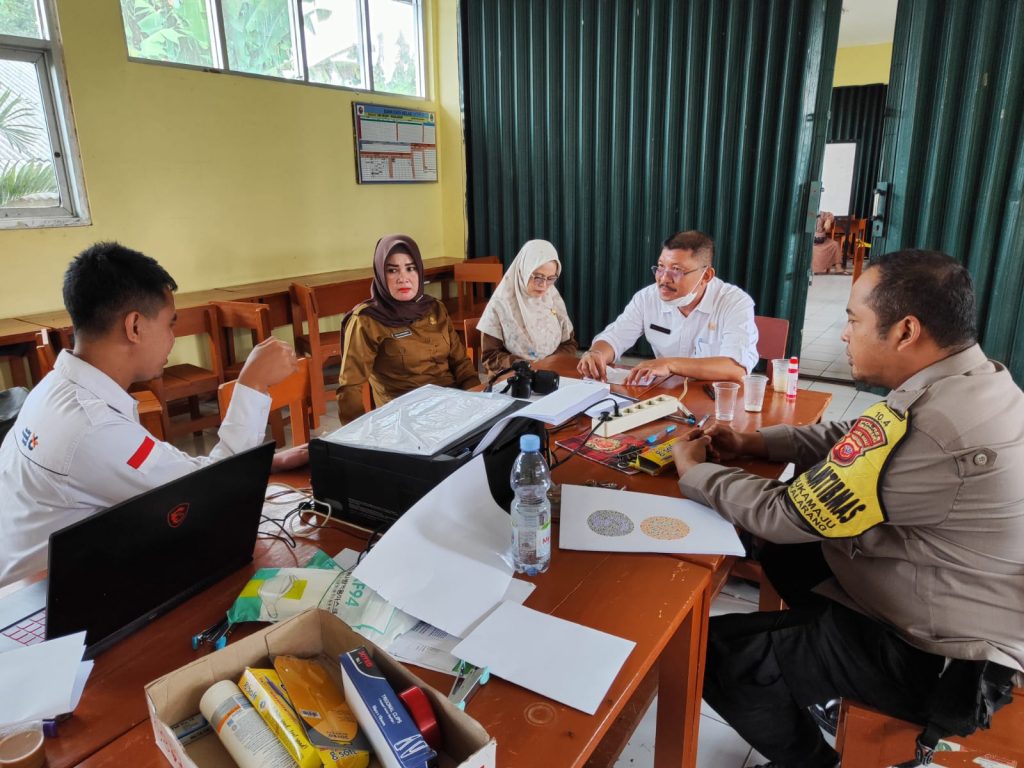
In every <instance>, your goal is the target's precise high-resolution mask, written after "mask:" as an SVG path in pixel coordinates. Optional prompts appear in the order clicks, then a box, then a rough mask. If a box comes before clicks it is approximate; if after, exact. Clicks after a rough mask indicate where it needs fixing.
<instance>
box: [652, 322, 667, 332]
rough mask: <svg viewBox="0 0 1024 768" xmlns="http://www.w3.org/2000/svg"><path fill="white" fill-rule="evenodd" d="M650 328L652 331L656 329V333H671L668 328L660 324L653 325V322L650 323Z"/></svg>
mask: <svg viewBox="0 0 1024 768" xmlns="http://www.w3.org/2000/svg"><path fill="white" fill-rule="evenodd" d="M650 329H651V330H652V331H658V333H672V331H670V330H669V329H668V328H663V327H662V326H660V325H655V324H654V323H651V325H650Z"/></svg>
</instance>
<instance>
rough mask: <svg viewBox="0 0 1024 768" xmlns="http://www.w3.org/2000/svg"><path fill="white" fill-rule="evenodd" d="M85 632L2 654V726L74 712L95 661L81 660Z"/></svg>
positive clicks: (0, 661) (0, 668)
mask: <svg viewBox="0 0 1024 768" xmlns="http://www.w3.org/2000/svg"><path fill="white" fill-rule="evenodd" d="M84 653H85V632H78V633H77V634H74V635H68V636H67V637H60V638H57V639H56V640H47V641H46V642H43V643H37V644H35V645H27V646H25V647H24V648H16V649H14V650H11V651H5V652H4V653H0V691H4V695H3V696H0V725H5V724H10V723H22V722H25V721H26V720H41V719H47V718H53V717H56V716H57V715H62V714H64V713H65V712H72V711H74V709H75V707H77V706H78V701H79V699H81V698H82V691H84V690H85V682H86V680H88V679H89V673H90V672H92V664H93V663H92V661H82V655H83V654H84Z"/></svg>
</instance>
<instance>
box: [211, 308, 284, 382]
mask: <svg viewBox="0 0 1024 768" xmlns="http://www.w3.org/2000/svg"><path fill="white" fill-rule="evenodd" d="M213 307H214V310H215V312H216V315H217V328H218V334H219V336H220V339H221V354H222V356H223V363H224V374H225V377H226V378H235V377H236V376H237V375H238V371H239V370H240V369H241V361H238V362H236V361H235V334H234V330H235V329H236V328H241V329H243V330H248V331H250V332H251V334H252V343H253V345H254V346H255V345H256V344H259V343H260V342H261V341H266V340H267V339H268V338H270V307H268V306H267V305H266V304H259V303H257V302H254V301H215V302H213Z"/></svg>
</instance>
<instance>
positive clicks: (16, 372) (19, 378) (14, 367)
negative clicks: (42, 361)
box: [3, 355, 28, 387]
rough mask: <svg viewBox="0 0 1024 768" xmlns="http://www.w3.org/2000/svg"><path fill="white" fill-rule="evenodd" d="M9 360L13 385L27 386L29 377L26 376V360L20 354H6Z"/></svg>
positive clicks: (5, 358) (6, 358) (8, 365)
mask: <svg viewBox="0 0 1024 768" xmlns="http://www.w3.org/2000/svg"><path fill="white" fill-rule="evenodd" d="M3 359H4V360H6V361H7V367H8V368H10V370H11V385H12V386H15V387H27V386H28V379H27V378H26V377H25V361H24V360H23V359H22V358H21V356H20V355H6V356H4V358H3Z"/></svg>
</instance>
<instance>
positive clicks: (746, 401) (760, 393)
mask: <svg viewBox="0 0 1024 768" xmlns="http://www.w3.org/2000/svg"><path fill="white" fill-rule="evenodd" d="M767 386H768V377H767V376H763V375H761V374H760V373H752V374H750V375H749V376H744V377H743V410H745V411H749V412H750V413H760V412H761V406H762V404H763V403H764V391H765V388H766V387H767Z"/></svg>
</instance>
